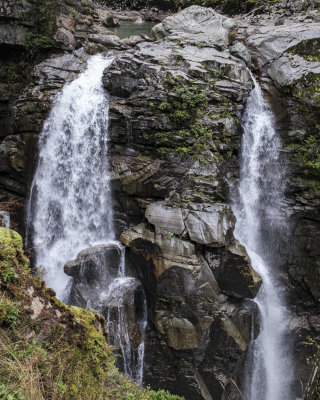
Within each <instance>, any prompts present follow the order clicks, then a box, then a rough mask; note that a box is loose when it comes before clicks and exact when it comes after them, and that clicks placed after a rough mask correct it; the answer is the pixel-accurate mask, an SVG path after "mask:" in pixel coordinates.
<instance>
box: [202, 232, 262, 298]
mask: <svg viewBox="0 0 320 400" xmlns="http://www.w3.org/2000/svg"><path fill="white" fill-rule="evenodd" d="M205 259H206V261H207V262H208V264H209V266H210V268H211V270H212V272H213V274H214V276H215V278H216V280H217V282H218V284H219V287H220V288H221V290H222V291H223V292H224V293H226V294H228V295H229V296H232V297H237V298H240V299H245V298H249V299H253V298H255V297H256V295H257V293H258V291H259V289H260V286H261V284H262V278H261V276H260V275H259V274H258V273H257V272H256V271H255V270H254V269H253V268H252V266H251V263H250V260H249V257H248V255H247V252H246V250H245V248H244V247H243V246H241V245H240V244H239V243H238V242H237V241H236V240H235V242H234V243H233V244H232V245H231V246H229V247H228V250H227V251H223V253H222V256H221V258H220V259H218V257H217V256H216V255H215V254H214V252H213V251H212V250H211V249H208V250H207V252H206V255H205Z"/></svg>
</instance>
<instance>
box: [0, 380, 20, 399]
mask: <svg viewBox="0 0 320 400" xmlns="http://www.w3.org/2000/svg"><path fill="white" fill-rule="evenodd" d="M0 399H3V400H4V399H6V400H26V398H25V396H24V395H23V394H22V393H21V391H20V390H19V389H18V390H17V388H15V387H14V386H12V385H6V384H5V383H2V384H0Z"/></svg>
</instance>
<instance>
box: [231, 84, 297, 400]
mask: <svg viewBox="0 0 320 400" xmlns="http://www.w3.org/2000/svg"><path fill="white" fill-rule="evenodd" d="M252 79H253V80H254V89H253V90H252V92H251V94H250V96H249V98H248V100H247V105H246V110H245V113H244V116H243V119H242V121H243V127H244V135H243V139H242V151H241V168H240V184H239V188H238V198H237V199H233V200H234V205H233V210H234V213H235V215H236V218H237V224H236V228H235V236H236V237H237V238H238V239H239V241H240V242H241V243H242V244H243V245H244V246H245V247H246V250H247V252H248V254H249V257H250V259H251V262H252V266H253V267H254V268H255V270H256V271H257V272H258V273H259V274H260V275H261V276H262V278H263V284H262V286H261V289H260V291H259V293H258V296H257V297H256V299H255V301H256V304H257V306H258V308H259V313H260V334H259V336H258V337H257V338H256V339H255V340H254V338H252V343H251V346H250V348H249V355H248V360H247V365H246V383H245V387H246V389H245V393H244V396H245V399H246V400H258V399H259V400H292V395H291V391H290V386H291V382H292V371H291V365H292V363H291V351H290V344H289V342H288V341H287V339H286V337H285V335H286V333H287V332H288V322H289V317H290V316H289V312H288V310H287V309H286V306H285V302H284V299H283V295H282V293H281V288H280V286H279V282H278V279H277V276H278V274H279V271H277V270H276V268H277V265H276V264H277V263H276V261H275V259H276V258H275V257H274V254H273V252H276V251H277V249H276V248H275V247H273V245H274V243H272V240H273V239H272V238H273V237H274V236H275V235H276V234H279V232H281V231H284V230H285V229H284V228H285V226H286V224H287V219H286V215H285V213H284V212H283V203H284V189H285V168H283V165H282V164H281V157H280V150H281V143H280V139H279V137H278V135H277V133H276V130H275V127H274V118H273V115H272V113H271V111H270V109H269V107H268V105H267V104H266V102H265V101H264V99H263V94H262V91H261V88H260V87H259V85H258V83H257V82H256V80H255V79H254V77H252ZM265 232H267V234H265Z"/></svg>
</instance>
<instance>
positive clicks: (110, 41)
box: [88, 33, 121, 47]
mask: <svg viewBox="0 0 320 400" xmlns="http://www.w3.org/2000/svg"><path fill="white" fill-rule="evenodd" d="M88 40H89V41H90V42H93V43H97V44H101V45H103V46H105V47H120V45H121V41H120V38H119V37H118V36H116V35H103V34H94V33H91V34H89V35H88Z"/></svg>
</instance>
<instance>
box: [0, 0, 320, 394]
mask: <svg viewBox="0 0 320 400" xmlns="http://www.w3.org/2000/svg"><path fill="white" fill-rule="evenodd" d="M66 3H67V4H64V7H63V8H59V9H58V10H57V11H55V14H54V15H55V23H54V29H53V31H52V34H51V36H48V37H49V38H51V39H52V40H53V43H52V47H51V50H50V52H51V53H53V54H51V55H50V57H49V58H46V59H45V60H44V61H42V62H41V63H39V64H38V65H36V67H35V68H34V69H33V70H32V73H31V75H30V76H31V78H32V80H31V81H30V82H28V83H30V84H29V86H28V87H27V88H25V89H24V90H22V89H23V87H24V86H25V85H26V82H25V81H24V82H21V83H19V85H20V86H19V90H18V91H17V92H14V91H13V90H11V89H10V88H11V87H12V86H8V83H7V80H8V73H7V72H6V73H7V75H1V76H3V78H1V76H0V79H3V81H4V82H6V83H3V84H2V87H4V88H5V93H4V94H1V96H2V97H1V107H2V110H4V111H3V113H2V115H1V116H2V119H1V137H2V138H3V139H2V141H1V144H0V153H1V162H0V185H1V190H2V192H3V193H5V194H6V195H7V196H10V197H19V198H22V199H25V198H26V194H27V192H28V186H29V185H30V182H31V178H32V173H33V168H34V163H35V162H36V158H37V155H36V154H37V150H36V141H37V137H38V134H39V132H40V130H41V126H42V124H43V121H44V119H45V117H46V116H47V115H48V112H49V110H50V105H51V103H52V100H53V97H54V95H55V94H56V93H57V92H58V91H59V90H60V89H61V87H62V86H63V84H65V83H66V82H68V81H70V80H72V79H74V77H75V76H76V75H77V74H78V73H79V71H81V70H82V69H83V68H84V66H85V64H86V60H87V58H88V57H89V56H90V54H93V53H94V52H97V51H109V50H112V51H113V54H114V57H115V58H114V62H113V63H112V65H111V67H110V68H109V69H108V70H106V71H105V74H104V86H105V88H106V90H107V91H108V93H109V95H110V136H111V151H110V158H111V165H112V185H113V193H114V195H113V199H114V208H115V215H116V228H117V233H118V237H120V238H121V241H122V243H123V244H124V245H125V246H126V262H127V266H128V268H129V270H130V271H131V275H132V276H134V277H135V278H136V279H138V280H139V281H140V284H141V285H142V287H143V288H144V291H145V293H146V296H147V304H148V327H147V331H146V332H147V333H146V360H145V382H146V383H150V384H151V386H152V387H155V388H168V389H170V390H172V391H173V392H174V393H178V394H181V395H185V397H186V399H195V400H196V399H213V398H214V399H224V398H226V396H229V397H228V398H230V399H239V398H240V395H239V391H238V389H237V387H236V386H235V385H234V383H233V381H236V382H237V383H239V381H240V378H241V371H243V363H244V360H245V355H246V350H247V346H248V343H249V341H250V340H251V332H252V328H253V327H252V324H254V331H255V334H258V322H259V321H258V317H257V312H256V310H255V308H254V307H253V306H252V303H250V301H249V300H247V299H250V298H254V296H255V295H256V293H257V291H258V289H259V287H260V285H261V279H260V277H259V276H258V275H257V274H256V273H255V271H254V270H253V269H252V267H251V265H250V260H249V259H248V257H247V254H246V251H245V249H244V248H243V247H242V246H241V244H239V243H238V242H237V240H236V239H235V238H234V236H233V229H234V224H235V218H234V216H233V215H232V212H231V209H230V206H229V205H228V199H229V190H230V188H232V185H234V184H235V182H236V180H237V177H238V153H239V148H240V141H241V134H242V128H241V125H240V123H239V116H240V115H241V110H242V109H243V105H244V103H245V100H246V97H247V96H248V93H249V92H250V90H251V88H252V83H251V79H250V76H249V72H248V70H247V66H249V67H251V68H252V69H254V70H255V71H256V72H257V74H258V75H259V77H260V81H261V84H262V87H263V89H264V90H265V94H266V96H267V97H268V99H269V101H270V104H271V105H272V107H273V110H274V112H275V116H276V120H277V124H278V128H279V130H280V132H281V136H282V139H283V147H284V157H286V159H287V161H288V163H287V176H288V186H287V187H288V189H287V203H286V204H285V205H284V206H285V207H287V210H288V214H289V216H290V220H291V229H290V230H291V236H290V239H289V243H288V241H281V240H279V241H278V244H277V243H276V241H275V246H278V247H276V250H277V252H278V253H279V254H280V256H279V266H280V273H281V279H282V281H283V287H284V290H285V291H286V292H287V294H288V299H289V301H290V304H291V305H292V309H293V312H294V318H293V319H292V334H293V336H294V338H295V339H294V340H295V341H296V353H295V359H296V367H295V368H296V373H297V376H298V377H299V379H302V380H303V382H306V380H307V379H308V376H309V371H310V368H307V366H306V363H305V358H306V356H307V355H308V351H307V350H306V347H305V346H304V345H303V343H304V341H305V338H306V336H308V335H312V336H313V337H316V336H318V335H319V329H320V328H319V327H320V321H319V317H318V300H319V278H318V269H319V265H318V263H319V246H318V241H319V237H320V219H319V204H320V202H319V162H320V159H319V148H320V147H319V146H320V139H319V137H320V133H319V132H320V131H319V126H320V120H319V104H320V102H319V98H320V97H319V96H320V95H319V93H320V83H319V82H320V81H319V79H320V78H319V76H320V60H319V43H320V32H319V28H318V25H319V19H320V17H319V12H318V11H317V9H316V3H315V2H313V1H309V2H301V1H295V2H294V1H286V2H272V3H273V4H271V2H257V3H256V4H254V3H252V2H250V4H249V2H248V4H247V3H246V2H241V6H240V5H239V4H238V2H235V1H229V2H212V4H208V5H212V6H217V7H220V9H222V10H223V11H224V12H226V13H228V14H234V13H237V14H238V13H240V12H244V11H248V10H249V8H251V7H252V5H253V6H255V10H254V12H252V13H251V14H249V15H241V16H237V17H236V18H235V19H232V18H228V17H225V16H222V15H220V14H217V13H215V12H213V11H212V9H203V8H198V7H195V8H192V9H191V10H190V9H187V10H185V11H184V12H182V13H181V14H179V16H178V17H170V18H169V19H167V20H165V21H164V22H163V23H162V24H160V25H158V26H156V27H155V28H154V35H155V37H156V38H157V41H155V42H150V41H146V40H145V38H141V37H140V38H137V37H136V38H131V39H130V40H129V39H124V40H120V39H119V38H118V37H116V36H114V35H112V34H110V32H109V31H108V29H107V28H106V27H105V25H106V20H108V18H109V17H110V14H109V11H107V10H105V9H103V8H101V6H99V7H98V6H97V5H94V4H91V3H89V6H84V5H82V4H80V3H79V4H78V3H77V2H74V4H73V3H72V4H71V2H66ZM143 3H144V4H143V5H144V6H145V2H143ZM160 3H161V4H160ZM162 3H164V2H158V3H157V4H154V5H155V6H157V7H161V5H162ZM182 3H183V4H182ZM216 3H219V4H216ZM220 3H221V4H220ZM117 5H119V3H118V2H117ZM120 5H121V4H120ZM122 5H123V6H126V4H122ZM180 5H181V6H185V5H189V3H188V4H187V3H184V2H181V4H180V3H177V2H175V3H174V6H175V7H176V6H180ZM15 7H16V5H15V3H13V2H8V4H7V5H6V7H4V8H3V10H2V11H1V12H2V14H1V17H2V21H3V26H4V28H3V29H4V31H5V34H3V36H2V39H1V36H0V39H1V40H2V41H1V40H0V50H1V51H3V52H4V54H7V55H10V57H11V58H9V60H11V61H10V62H11V63H13V64H16V60H17V59H19V60H21V58H19V57H22V54H23V52H24V51H25V49H26V43H25V39H23V38H22V37H21V35H22V34H23V32H24V30H23V29H21V26H23V27H25V26H27V24H28V23H29V22H28V21H29V18H27V22H21V19H20V17H19V18H18V17H17V14H16V13H17V11H16V8H15ZM72 7H73V8H72ZM61 10H62V11H61ZM8 21H14V23H13V26H14V27H15V32H13V31H12V32H11V30H12V27H11V25H12V24H10V26H9V24H8ZM30 21H31V22H30V24H31V23H32V20H30ZM195 21H196V22H197V23H195ZM191 22H192V23H191ZM212 25H214V29H212ZM32 29H34V28H32V25H30V30H31V31H32ZM19 32H20V33H19ZM37 34H38V35H40V33H37ZM19 38H20V39H19ZM139 42H140V43H139ZM46 51H48V50H46ZM42 56H43V57H45V55H43V54H42ZM16 57H18V58H16ZM33 62H34V61H33ZM5 71H8V69H7V67H6V69H5ZM3 85H7V86H3ZM10 85H16V82H15V81H14V82H13V83H10ZM14 87H17V86H14ZM1 93H3V92H1ZM280 239H281V238H280ZM279 243H281V245H279ZM96 250H97V249H90V251H87V253H85V254H86V255H85V258H86V260H87V261H88V262H87V264H86V273H85V274H84V275H81V276H80V275H79V273H78V269H77V268H78V266H79V262H80V261H79V260H80V259H82V258H83V257H84V255H82V256H81V254H80V255H79V260H78V261H75V262H72V263H71V264H70V263H69V264H67V266H66V272H67V273H68V274H69V275H71V276H73V277H74V285H73V288H72V301H73V302H74V303H75V304H77V305H81V306H86V305H87V303H86V301H85V296H86V295H87V294H88V293H89V292H90V290H91V288H92V287H93V286H92V285H95V282H98V281H99V273H100V272H101V271H100V272H99V271H97V270H96V269H95V261H94V260H95V256H94V257H93V258H92V254H95V251H96ZM97 251H98V250H97ZM98 252H99V254H101V249H99V251H98ZM114 252H115V251H114V249H107V250H106V249H105V250H103V252H102V254H106V256H108V257H110V258H112V259H115V260H117V257H118V256H117V255H116V254H113V253H114ZM88 254H89V256H88ZM81 257H82V258H81ZM81 262H82V261H81ZM115 262H116V261H115ZM101 273H102V272H101ZM95 274H98V275H97V276H96V275H95ZM80 278H81V279H80ZM95 279H96V281H95ZM90 285H91V286H90ZM137 288H138V286H137ZM131 312H132V314H135V315H136V316H138V315H139V313H140V312H141V310H140V309H139V305H138V302H137V304H134V306H133V307H132V308H131ZM136 319H137V318H133V321H135V320H136ZM132 323H133V324H134V322H132ZM132 326H133V330H134V331H137V330H136V329H135V328H134V325H132ZM299 390H300V388H298V385H297V396H298V395H301V393H300V392H299Z"/></svg>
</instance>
